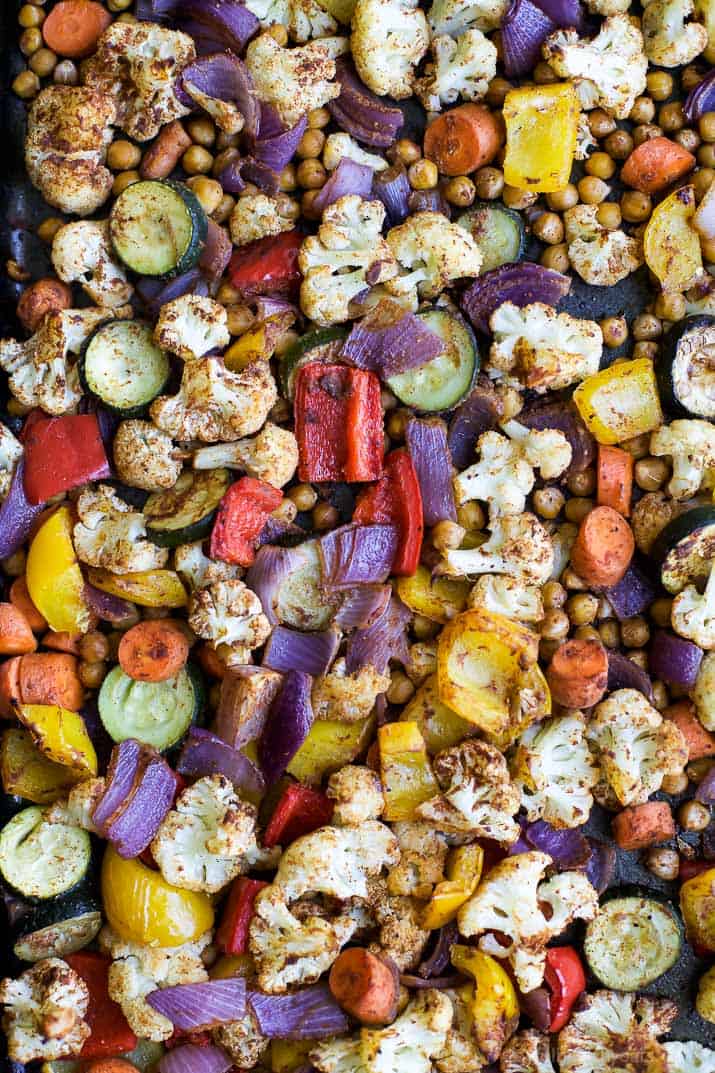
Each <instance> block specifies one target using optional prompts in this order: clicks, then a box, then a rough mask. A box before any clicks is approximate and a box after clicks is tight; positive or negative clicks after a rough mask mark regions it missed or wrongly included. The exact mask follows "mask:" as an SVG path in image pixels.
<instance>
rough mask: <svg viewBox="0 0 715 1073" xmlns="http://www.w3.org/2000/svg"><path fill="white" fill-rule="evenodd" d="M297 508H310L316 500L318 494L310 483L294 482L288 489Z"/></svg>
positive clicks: (303, 509)
mask: <svg viewBox="0 0 715 1073" xmlns="http://www.w3.org/2000/svg"><path fill="white" fill-rule="evenodd" d="M287 494H288V496H289V497H290V498H291V499H292V500H293V502H294V503H295V505H296V507H297V508H298V510H301V511H305V510H312V509H313V507H314V506H315V504H316V503H317V501H318V494H317V492H316V491H315V489H314V488H313V486H312V485H311V484H296V485H294V486H293V487H292V488H290V489H289V490H288V493H287Z"/></svg>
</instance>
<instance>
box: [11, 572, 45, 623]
mask: <svg viewBox="0 0 715 1073" xmlns="http://www.w3.org/2000/svg"><path fill="white" fill-rule="evenodd" d="M10 603H11V604H14V606H15V607H16V608H17V609H18V611H22V613H23V615H24V616H25V618H26V619H27V621H28V622H29V624H30V629H31V630H32V632H33V633H40V632H41V631H42V630H46V629H47V621H46V619H45V618H44V616H42V615H41V614H40V612H39V611H38V610H37V608H36V607H35V605H34V604H33V602H32V599H31V597H30V593H29V592H28V590H27V581H26V580H25V578H24V577H16V578H15V580H14V581H13V583H12V585H11V586H10Z"/></svg>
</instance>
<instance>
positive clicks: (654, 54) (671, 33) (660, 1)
mask: <svg viewBox="0 0 715 1073" xmlns="http://www.w3.org/2000/svg"><path fill="white" fill-rule="evenodd" d="M694 13H695V5H694V3H693V0H650V3H648V4H646V5H645V7H644V8H643V22H642V25H643V40H644V42H645V54H646V56H647V57H648V59H649V60H650V62H651V63H655V64H657V65H658V66H659V67H680V66H681V64H685V63H690V62H691V61H692V60H694V59H695V57H696V56H699V55H700V53H701V52H702V51H703V49H704V48H706V47H707V43H708V32H707V30H706V29H705V27H704V26H703V25H702V24H701V23H699V22H689V21H688V20H689V19H690V18H692V16H693V14H694Z"/></svg>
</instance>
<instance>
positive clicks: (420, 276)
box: [387, 212, 482, 308]
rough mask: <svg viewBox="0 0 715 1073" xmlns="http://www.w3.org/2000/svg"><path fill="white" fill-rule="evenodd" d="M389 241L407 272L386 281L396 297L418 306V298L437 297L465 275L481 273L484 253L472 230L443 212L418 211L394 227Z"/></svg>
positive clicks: (388, 288)
mask: <svg viewBox="0 0 715 1073" xmlns="http://www.w3.org/2000/svg"><path fill="white" fill-rule="evenodd" d="M387 243H388V246H389V247H390V249H391V250H392V253H393V256H394V257H395V258H396V259H397V261H398V262H399V265H400V267H401V268H403V269H405V270H406V274H405V275H400V276H397V277H396V278H395V279H391V280H389V281H388V283H387V290H388V291H389V292H390V294H393V295H394V296H395V297H396V298H399V299H403V300H408V301H409V302H410V303H411V304H412V305H413V306H414V308H417V301H418V297H419V298H434V297H436V296H437V295H438V294H439V293H440V292H441V291H443V290H444V288H445V287H447V286H448V285H449V284H450V283H453V282H454V280H456V279H461V278H462V277H463V276H478V275H479V271H480V269H481V267H482V254H481V251H480V249H479V247H478V246H477V244H476V242H475V241H474V239H473V238H472V236H471V235H470V233H469V232H468V231H467V230H466V228H464V227H459V225H458V224H453V223H450V221H449V220H448V219H447V217H446V216H443V215H442V213H441V212H415V213H413V214H412V216H408V217H407V219H406V220H405V222H404V223H403V224H400V225H399V226H398V227H393V228H392V230H391V231H389V232H388V235H387Z"/></svg>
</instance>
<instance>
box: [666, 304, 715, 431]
mask: <svg viewBox="0 0 715 1073" xmlns="http://www.w3.org/2000/svg"><path fill="white" fill-rule="evenodd" d="M655 371H656V376H657V379H658V387H659V389H660V394H661V398H662V399H663V403H664V405H665V406H666V408H667V409H668V410H670V411H671V413H674V414H677V415H679V416H681V417H705V418H710V419H712V418H715V317H712V316H708V315H703V316H695V317H685V319H684V320H682V321H681V322H680V324H676V325H675V326H674V327H673V328H671V330H670V331H669V332H668V334H667V336H666V337H665V342H664V343H663V347H662V349H661V352H660V356H659V357H658V358H656V362H655Z"/></svg>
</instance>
